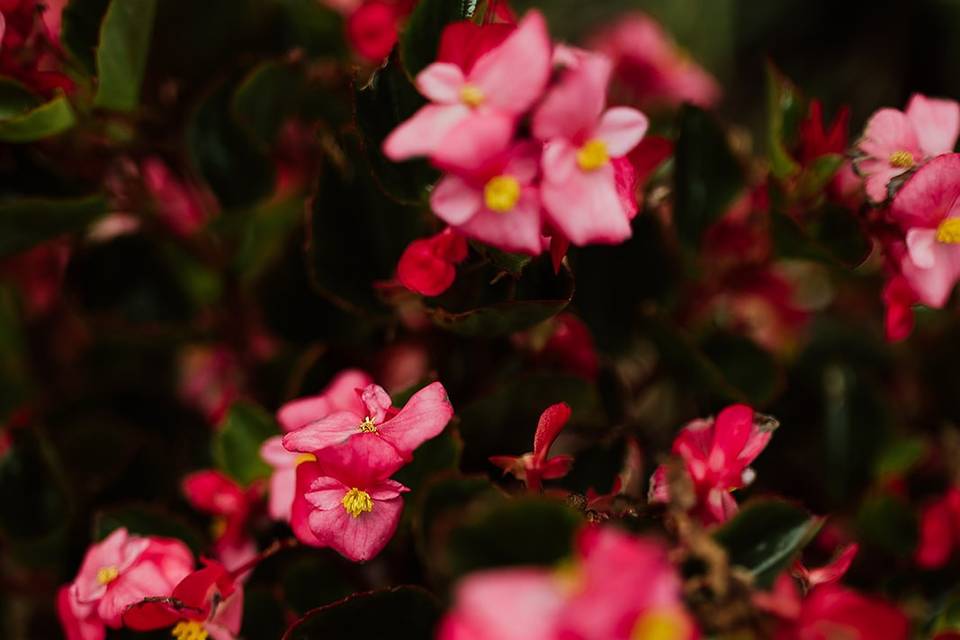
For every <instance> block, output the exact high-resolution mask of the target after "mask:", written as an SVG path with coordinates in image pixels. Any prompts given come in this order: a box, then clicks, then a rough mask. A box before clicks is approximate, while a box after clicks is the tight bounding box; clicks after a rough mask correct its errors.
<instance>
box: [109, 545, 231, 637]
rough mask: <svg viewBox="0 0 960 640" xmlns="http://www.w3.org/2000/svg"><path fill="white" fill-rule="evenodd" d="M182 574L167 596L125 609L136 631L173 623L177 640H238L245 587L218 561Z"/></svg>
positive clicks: (127, 621) (125, 616)
mask: <svg viewBox="0 0 960 640" xmlns="http://www.w3.org/2000/svg"><path fill="white" fill-rule="evenodd" d="M204 562H205V565H206V566H204V567H203V568H202V569H198V570H197V571H194V572H193V573H191V574H190V575H188V576H186V577H185V578H183V580H181V581H180V583H179V584H177V586H176V588H175V589H174V590H173V593H172V594H171V595H170V597H168V598H154V599H148V600H142V601H140V602H137V603H135V604H132V605H131V606H129V607H128V608H127V609H126V611H124V613H123V624H124V625H125V626H127V627H129V628H130V629H133V630H134V631H152V630H154V629H163V628H165V627H173V629H172V630H171V635H172V636H173V637H174V638H177V640H199V639H202V638H207V637H208V636H209V637H210V638H213V640H235V638H236V637H237V634H239V633H240V626H241V623H242V622H243V587H242V586H241V585H240V584H239V583H237V582H236V580H235V577H234V575H233V574H231V573H230V572H229V571H227V570H226V569H225V568H224V566H223V565H222V564H220V563H218V562H213V561H209V560H207V561H204Z"/></svg>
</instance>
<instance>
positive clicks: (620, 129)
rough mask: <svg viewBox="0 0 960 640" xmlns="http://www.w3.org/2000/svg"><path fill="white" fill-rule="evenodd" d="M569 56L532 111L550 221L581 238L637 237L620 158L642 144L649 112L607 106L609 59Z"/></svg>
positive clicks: (561, 55) (561, 54)
mask: <svg viewBox="0 0 960 640" xmlns="http://www.w3.org/2000/svg"><path fill="white" fill-rule="evenodd" d="M558 59H559V60H561V61H562V62H565V63H567V68H566V70H565V71H564V72H563V73H562V75H561V78H560V81H559V82H558V83H557V84H556V85H555V86H554V87H553V88H552V89H551V90H550V91H549V92H548V93H547V96H546V98H544V101H543V103H542V104H541V105H540V107H539V108H538V110H537V111H536V113H535V114H534V117H533V133H534V136H535V137H536V138H537V139H539V140H542V141H544V143H545V145H544V149H543V160H542V170H543V182H542V184H541V187H540V197H541V200H542V202H543V205H544V207H545V209H546V214H547V219H548V220H549V222H550V224H551V226H552V227H553V228H555V229H556V230H557V231H559V232H560V233H562V234H563V235H564V236H565V237H566V238H567V239H569V240H570V241H571V242H572V243H573V244H575V245H585V244H590V243H598V242H599V243H617V242H622V241H623V240H626V239H627V238H629V237H630V233H631V230H630V217H631V215H632V213H633V212H632V211H630V209H629V208H628V207H627V206H625V204H624V199H623V197H622V194H621V191H620V190H618V188H617V178H616V170H615V161H616V160H617V159H618V158H622V157H624V156H626V155H627V154H628V153H629V152H630V150H631V149H633V148H634V147H636V146H637V144H638V143H639V142H640V140H641V139H642V138H643V136H644V134H645V133H646V131H647V118H646V117H645V116H644V115H643V114H642V113H640V112H639V111H637V110H635V109H630V108H628V107H614V108H612V109H609V110H607V111H604V107H605V104H606V91H607V81H608V80H609V77H610V61H609V60H608V59H607V58H605V57H603V56H600V55H596V54H590V53H587V52H585V51H571V50H563V49H561V50H559V51H558Z"/></svg>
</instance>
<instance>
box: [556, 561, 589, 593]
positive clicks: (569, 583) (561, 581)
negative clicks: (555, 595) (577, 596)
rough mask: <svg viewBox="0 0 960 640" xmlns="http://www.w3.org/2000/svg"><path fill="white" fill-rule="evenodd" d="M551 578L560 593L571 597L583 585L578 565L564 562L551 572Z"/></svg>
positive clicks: (581, 572) (581, 573)
mask: <svg viewBox="0 0 960 640" xmlns="http://www.w3.org/2000/svg"><path fill="white" fill-rule="evenodd" d="M553 578H554V580H555V581H556V584H557V586H559V587H560V590H561V591H563V592H564V593H565V594H567V595H572V594H574V593H576V592H577V591H579V590H580V585H581V584H583V571H581V569H580V565H578V564H576V563H575V562H573V561H570V560H565V561H563V562H561V563H560V564H559V565H557V567H556V569H554V570H553Z"/></svg>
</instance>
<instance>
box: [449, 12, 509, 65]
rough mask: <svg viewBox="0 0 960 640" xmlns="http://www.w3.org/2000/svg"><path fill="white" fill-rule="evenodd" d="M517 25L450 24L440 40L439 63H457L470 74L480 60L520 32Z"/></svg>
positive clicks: (465, 21) (464, 21)
mask: <svg viewBox="0 0 960 640" xmlns="http://www.w3.org/2000/svg"><path fill="white" fill-rule="evenodd" d="M516 29H517V25H516V24H512V23H511V24H505V23H493V24H483V25H481V24H477V23H476V22H473V21H472V20H461V21H460V22H454V23H453V24H450V25H447V27H446V28H445V29H444V30H443V34H442V35H441V37H440V48H439V50H438V51H437V62H449V63H451V64H455V65H457V66H458V67H460V69H462V70H463V73H470V72H471V71H472V70H473V65H475V64H476V63H477V60H479V59H480V58H482V57H483V56H484V55H485V54H487V53H488V52H490V51H492V50H494V49H496V48H497V47H499V46H500V45H501V44H502V43H503V41H504V40H506V39H507V37H508V36H509V35H510V34H511V33H513V32H514V31H516Z"/></svg>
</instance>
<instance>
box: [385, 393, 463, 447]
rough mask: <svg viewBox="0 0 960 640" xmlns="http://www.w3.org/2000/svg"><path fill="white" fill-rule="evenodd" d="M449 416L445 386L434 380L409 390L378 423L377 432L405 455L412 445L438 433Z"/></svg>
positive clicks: (418, 444) (449, 406)
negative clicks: (401, 404) (404, 401)
mask: <svg viewBox="0 0 960 640" xmlns="http://www.w3.org/2000/svg"><path fill="white" fill-rule="evenodd" d="M452 417H453V406H452V405H451V404H450V399H449V398H447V391H446V389H444V388H443V385H442V384H440V383H439V382H434V383H432V384H429V385H427V386H426V387H424V388H423V389H421V390H420V391H418V392H416V393H415V394H413V397H411V398H410V400H409V401H408V402H407V404H406V405H405V406H404V407H403V409H401V410H400V412H399V413H397V415H395V416H394V417H393V418H391V419H390V420H388V421H386V422H384V423H383V425H381V426H380V432H381V434H382V436H383V438H384V439H385V440H387V441H388V442H389V443H390V444H392V445H393V446H394V447H396V450H397V451H398V452H399V453H400V455H402V456H404V457H405V458H407V459H409V457H410V455H411V454H412V453H413V451H414V449H416V448H417V447H419V446H420V445H421V444H422V443H424V442H425V441H427V440H429V439H430V438H433V437H434V436H437V435H439V434H440V432H441V431H443V429H444V427H446V426H447V423H448V422H450V419H451V418H452Z"/></svg>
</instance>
